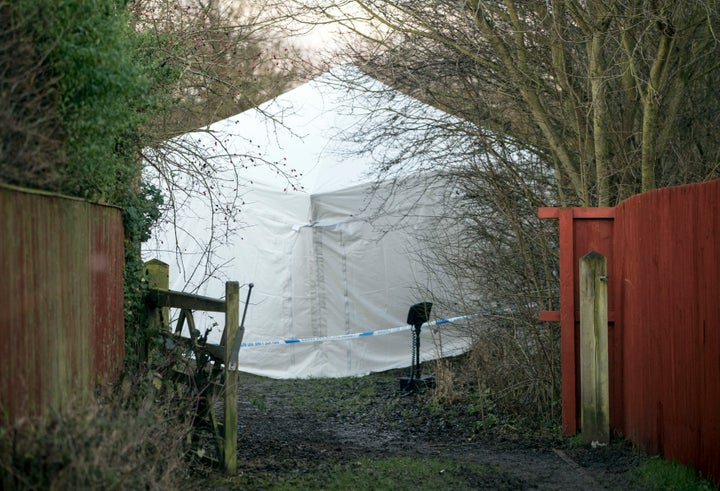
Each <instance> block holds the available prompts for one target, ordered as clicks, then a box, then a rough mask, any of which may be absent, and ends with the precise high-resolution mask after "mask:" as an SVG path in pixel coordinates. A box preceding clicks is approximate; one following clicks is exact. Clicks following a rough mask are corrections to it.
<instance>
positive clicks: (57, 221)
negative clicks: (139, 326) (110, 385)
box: [0, 186, 124, 422]
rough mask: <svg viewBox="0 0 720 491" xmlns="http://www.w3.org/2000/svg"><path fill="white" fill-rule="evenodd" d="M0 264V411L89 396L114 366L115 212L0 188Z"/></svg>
mask: <svg viewBox="0 0 720 491" xmlns="http://www.w3.org/2000/svg"><path fill="white" fill-rule="evenodd" d="M0 261H1V263H0V264H1V265H2V269H1V270H0V271H2V273H1V274H2V281H0V411H2V412H4V413H5V414H6V415H8V416H9V422H12V421H16V420H18V419H20V418H22V417H26V416H36V415H41V414H43V413H45V412H46V411H47V410H49V409H50V408H57V407H60V406H61V405H63V404H66V403H70V402H82V400H83V399H87V398H89V397H90V395H91V394H92V392H93V390H94V389H95V387H96V384H98V383H100V382H103V381H107V380H109V379H111V378H112V377H114V376H115V375H116V374H117V373H118V371H119V370H120V368H121V367H122V362H123V352H124V321H123V268H124V248H123V228H122V216H121V212H120V210H119V209H117V208H113V207H107V206H99V205H93V204H90V203H87V202H84V201H81V200H77V199H71V198H64V197H60V196H55V195H50V194H47V193H40V192H33V191H29V190H24V189H18V188H11V187H7V186H0ZM0 414H2V413H0ZM1 419H2V418H0V420H1Z"/></svg>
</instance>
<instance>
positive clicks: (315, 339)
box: [240, 314, 478, 348]
mask: <svg viewBox="0 0 720 491" xmlns="http://www.w3.org/2000/svg"><path fill="white" fill-rule="evenodd" d="M477 316H478V314H473V315H463V316H460V317H452V318H450V319H439V320H436V321H432V322H426V323H425V324H423V327H434V326H441V325H443V324H451V323H454V322H460V321H463V320H467V319H471V318H473V317H477ZM410 329H411V326H400V327H391V328H390V329H379V330H377V331H364V332H356V333H352V334H338V335H335V336H318V337H312V338H299V339H277V340H273V341H247V342H244V343H242V344H241V345H240V347H241V348H252V347H255V346H275V345H280V344H297V343H319V342H322V341H339V340H343V339H355V338H366V337H370V336H383V335H385V334H392V333H395V332H401V331H408V330H410Z"/></svg>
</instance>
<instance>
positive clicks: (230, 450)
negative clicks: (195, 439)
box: [223, 281, 240, 474]
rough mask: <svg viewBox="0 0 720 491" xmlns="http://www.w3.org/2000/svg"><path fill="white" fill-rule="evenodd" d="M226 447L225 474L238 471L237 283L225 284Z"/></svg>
mask: <svg viewBox="0 0 720 491" xmlns="http://www.w3.org/2000/svg"><path fill="white" fill-rule="evenodd" d="M225 303H226V306H225V309H226V310H225V363H224V367H225V368H224V370H225V426H224V429H223V432H224V439H225V442H224V443H225V446H224V451H223V454H224V455H223V457H224V460H225V472H226V473H227V474H235V472H236V471H237V390H238V387H237V386H238V372H237V367H232V369H231V367H230V366H229V365H230V363H229V362H228V361H229V360H230V359H231V358H232V350H233V340H234V339H235V335H236V333H237V331H238V326H239V324H240V285H239V284H238V282H237V281H228V282H227V283H225Z"/></svg>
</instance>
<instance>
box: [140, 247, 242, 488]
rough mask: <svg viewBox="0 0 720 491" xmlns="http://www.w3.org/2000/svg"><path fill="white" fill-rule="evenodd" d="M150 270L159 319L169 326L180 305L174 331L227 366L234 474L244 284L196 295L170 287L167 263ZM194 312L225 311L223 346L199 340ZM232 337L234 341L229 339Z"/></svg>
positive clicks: (226, 437)
mask: <svg viewBox="0 0 720 491" xmlns="http://www.w3.org/2000/svg"><path fill="white" fill-rule="evenodd" d="M146 272H147V274H148V277H149V282H150V287H151V288H150V290H149V299H148V300H149V302H148V303H149V305H150V306H151V308H153V309H154V310H155V312H156V318H158V319H159V322H161V323H162V326H163V327H165V326H167V327H168V328H169V327H170V326H169V319H168V309H169V308H176V309H179V310H180V314H179V316H178V319H177V323H176V325H175V330H174V334H175V335H176V336H177V337H179V338H181V339H183V340H185V339H187V341H188V342H189V343H190V347H191V348H192V349H193V350H194V351H196V352H198V351H204V352H206V353H207V354H208V355H210V357H211V358H212V359H213V360H214V361H215V362H216V363H218V364H222V366H223V380H224V383H223V389H222V393H223V397H224V410H223V411H224V418H223V419H224V425H223V435H222V438H223V445H222V446H221V449H222V459H223V463H224V467H225V472H226V473H228V474H234V473H235V472H236V470H237V394H238V372H237V362H238V352H239V350H240V345H241V344H242V338H243V334H244V331H245V329H244V326H243V324H244V322H243V323H241V322H240V316H239V314H240V308H239V304H240V300H239V295H240V287H239V284H238V282H236V281H228V282H226V283H225V298H224V299H216V298H210V297H204V296H201V295H194V294H190V293H185V292H177V291H172V290H168V289H167V286H168V283H169V281H168V268H167V264H165V263H162V262H161V261H157V260H153V261H151V262H149V263H146ZM252 287H253V285H252V283H251V284H250V285H249V291H248V302H246V303H245V310H244V313H243V320H244V317H245V315H244V314H245V313H247V307H248V303H249V300H250V291H252ZM193 311H204V312H220V313H224V314H225V328H224V330H223V333H222V338H221V340H220V344H219V345H212V344H205V343H203V344H201V343H200V342H199V339H198V335H197V334H198V330H197V329H196V328H195V320H194V317H193ZM186 322H187V324H188V328H189V329H188V330H189V332H190V337H189V338H182V337H181V334H182V330H183V327H184V326H185V323H186ZM228 340H230V342H228Z"/></svg>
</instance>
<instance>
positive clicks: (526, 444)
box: [238, 372, 636, 490]
mask: <svg viewBox="0 0 720 491" xmlns="http://www.w3.org/2000/svg"><path fill="white" fill-rule="evenodd" d="M397 373H399V372H397ZM397 373H386V374H382V375H373V376H371V377H363V378H359V379H350V380H348V379H344V380H340V381H336V380H314V381H313V380H300V381H297V380H296V381H277V380H270V379H264V378H259V377H254V376H251V375H246V374H241V377H240V398H239V410H238V419H239V428H238V467H239V472H240V474H241V475H242V476H244V477H245V478H248V477H253V476H262V475H267V474H272V475H274V476H281V475H297V474H298V473H309V472H315V471H317V470H318V469H322V468H323V466H324V465H326V463H327V462H328V461H331V462H350V461H352V460H353V459H357V458H359V457H362V456H372V457H384V456H397V455H402V456H410V457H413V456H431V457H439V458H449V459H453V460H455V461H461V462H476V463H481V464H485V465H488V466H493V467H494V468H496V469H497V470H498V472H497V474H494V475H493V477H492V478H489V479H488V478H487V477H485V478H483V479H480V480H479V481H478V482H477V483H473V487H474V488H475V489H552V490H575V489H583V490H598V489H633V487H632V486H631V484H630V482H629V481H628V478H627V476H626V473H627V471H628V470H629V469H631V468H632V467H633V465H635V460H636V457H635V455H634V453H633V451H632V449H631V448H630V447H629V446H627V445H624V444H622V443H616V444H614V445H611V446H609V447H605V448H598V449H590V448H585V447H582V446H577V445H569V444H568V442H567V441H563V440H561V439H559V438H555V439H552V438H545V439H538V438H534V439H527V438H521V437H518V436H516V435H512V434H505V435H500V436H498V435H497V434H494V433H492V432H482V431H480V432H478V431H477V428H475V431H473V425H474V424H476V423H475V422H476V421H477V417H474V416H472V415H469V416H467V417H463V416H460V417H458V415H457V414H455V415H453V416H450V415H448V414H447V411H444V410H443V409H442V408H436V409H434V410H433V409H432V408H430V409H429V408H428V405H427V394H420V395H416V394H409V395H408V394H406V393H403V392H402V391H400V390H399V384H398V378H397ZM418 489H422V486H420V487H419V488H418Z"/></svg>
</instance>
